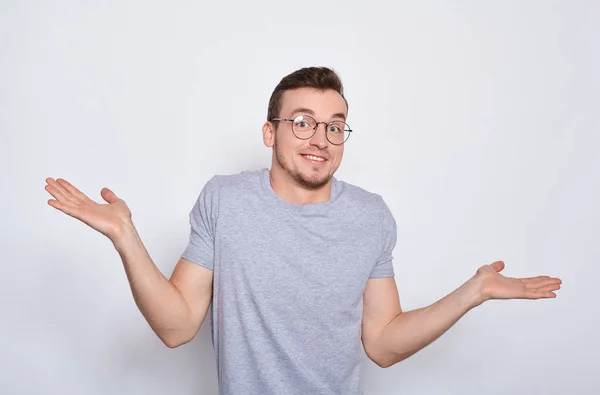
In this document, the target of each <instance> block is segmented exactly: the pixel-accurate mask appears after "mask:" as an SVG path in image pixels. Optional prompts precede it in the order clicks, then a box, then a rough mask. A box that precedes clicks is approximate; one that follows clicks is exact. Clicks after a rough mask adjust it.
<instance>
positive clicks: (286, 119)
mask: <svg viewBox="0 0 600 395" xmlns="http://www.w3.org/2000/svg"><path fill="white" fill-rule="evenodd" d="M298 117H309V118H311V119H313V120H314V121H315V123H316V125H315V127H314V128H313V134H311V135H310V136H309V137H306V138H302V137H298V135H296V133H295V132H294V125H293V124H292V133H293V134H294V136H295V137H296V138H297V139H299V140H310V139H312V138H313V137H314V135H315V134H317V129H319V125H320V124H324V125H325V138H326V139H327V141H329V142H330V143H331V144H333V145H343V144H344V143H345V142H346V141H348V139H349V138H350V135H351V134H352V129H351V128H350V125H348V124H347V123H346V122H344V121H339V120H338V121H331V122H323V121H321V122H318V121H317V120H316V119H314V118H313V117H311V116H310V115H298V116H297V117H296V118H298ZM296 118H294V119H289V118H272V119H271V120H270V121H271V122H273V121H279V122H281V121H285V122H294V121H295V120H296ZM333 122H342V123H343V124H344V125H346V126H348V129H344V132H348V137H346V139H345V140H344V141H342V142H341V143H339V144H338V143H334V142H332V141H331V140H329V137H328V135H329V132H328V131H327V128H328V127H329V125H330V124H332V123H333Z"/></svg>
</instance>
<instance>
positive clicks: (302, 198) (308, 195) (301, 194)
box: [269, 166, 332, 204]
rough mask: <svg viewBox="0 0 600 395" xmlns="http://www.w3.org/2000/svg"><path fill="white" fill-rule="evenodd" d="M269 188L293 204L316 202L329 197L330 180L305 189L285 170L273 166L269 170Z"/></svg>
mask: <svg viewBox="0 0 600 395" xmlns="http://www.w3.org/2000/svg"><path fill="white" fill-rule="evenodd" d="M269 179H270V181H271V188H273V190H274V191H275V193H276V194H277V195H278V196H279V197H280V198H282V199H283V200H285V201H287V202H288V203H293V204H317V203H322V202H325V201H327V200H329V199H330V197H331V182H332V181H331V180H330V181H329V182H328V183H327V184H325V185H324V186H323V187H322V188H319V189H307V188H306V187H303V186H302V185H300V184H298V183H297V182H296V181H295V180H294V179H292V178H291V177H290V176H289V175H288V174H287V172H286V171H285V170H283V169H281V168H278V167H276V166H273V167H272V168H271V170H270V171H269Z"/></svg>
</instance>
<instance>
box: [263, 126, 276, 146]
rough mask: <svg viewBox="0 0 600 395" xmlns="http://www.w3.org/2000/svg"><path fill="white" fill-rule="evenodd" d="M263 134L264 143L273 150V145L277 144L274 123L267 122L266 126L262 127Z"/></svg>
mask: <svg viewBox="0 0 600 395" xmlns="http://www.w3.org/2000/svg"><path fill="white" fill-rule="evenodd" d="M262 134H263V143H264V144H265V145H266V146H267V147H269V148H272V147H273V145H274V144H275V126H274V125H273V123H272V122H269V121H267V122H265V124H264V125H263V127H262Z"/></svg>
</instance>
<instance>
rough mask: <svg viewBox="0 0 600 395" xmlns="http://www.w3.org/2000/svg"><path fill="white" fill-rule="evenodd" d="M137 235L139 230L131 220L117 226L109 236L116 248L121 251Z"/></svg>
mask: <svg viewBox="0 0 600 395" xmlns="http://www.w3.org/2000/svg"><path fill="white" fill-rule="evenodd" d="M136 237H137V231H136V229H135V226H134V225H133V222H132V221H131V220H128V221H124V222H123V223H122V224H120V225H119V226H117V227H116V229H115V231H114V232H113V233H112V235H111V236H110V237H109V239H110V240H111V241H112V243H113V245H114V246H115V248H116V249H117V250H118V251H119V250H120V249H122V248H124V247H125V246H126V245H127V244H129V242H130V241H131V240H133V239H135V238H136Z"/></svg>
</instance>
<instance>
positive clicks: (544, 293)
mask: <svg viewBox="0 0 600 395" xmlns="http://www.w3.org/2000/svg"><path fill="white" fill-rule="evenodd" d="M554 291H556V289H551V288H546V289H536V290H529V291H528V292H527V294H526V296H525V297H526V298H527V299H542V298H555V297H556V293H554Z"/></svg>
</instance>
